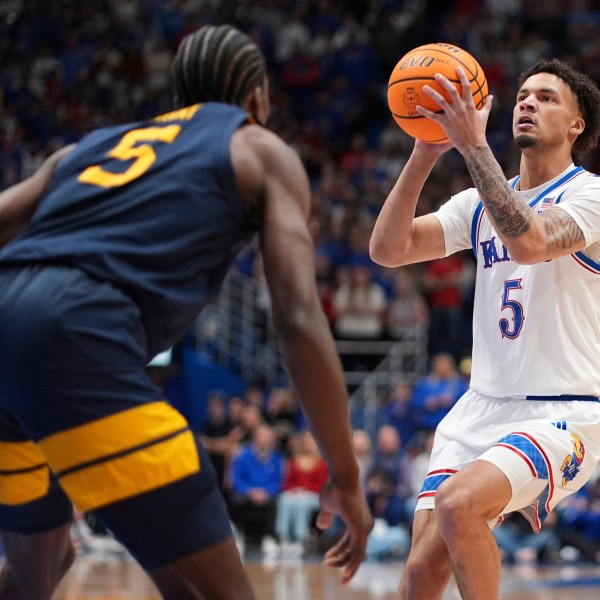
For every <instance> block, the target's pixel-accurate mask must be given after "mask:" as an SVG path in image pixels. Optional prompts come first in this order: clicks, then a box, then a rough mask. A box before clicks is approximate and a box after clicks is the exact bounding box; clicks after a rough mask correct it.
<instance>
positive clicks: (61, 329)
mask: <svg viewBox="0 0 600 600" xmlns="http://www.w3.org/2000/svg"><path fill="white" fill-rule="evenodd" d="M0 323H1V325H0V530H2V531H8V532H14V533H21V534H29V533H36V532H42V531H48V530H50V529H54V528H56V527H58V526H60V525H63V524H66V523H68V522H69V521H70V519H71V515H72V504H74V505H75V507H76V508H77V509H78V510H80V511H82V512H86V511H94V513H95V514H96V515H97V516H98V517H99V518H100V520H101V521H102V522H103V523H104V524H105V525H106V527H107V528H108V529H109V530H110V531H111V532H112V533H113V534H114V535H115V537H116V538H117V539H119V540H120V541H121V542H122V543H123V544H124V545H125V546H126V547H127V548H128V550H129V551H130V552H131V554H132V555H133V556H134V557H135V558H136V559H137V560H138V561H139V562H140V564H141V565H142V566H143V567H144V568H146V569H154V568H157V567H161V566H163V565H166V564H169V563H170V562H172V561H174V560H176V559H178V558H181V557H183V556H186V555H189V554H192V553H194V552H196V551H198V550H201V549H203V548H206V547H208V546H211V545H213V544H215V543H218V542H220V541H223V540H225V539H226V538H228V537H229V536H231V527H230V524H229V519H228V515H227V510H226V507H225V503H224V501H223V499H222V496H221V493H220V490H219V489H218V487H217V483H216V477H215V474H214V470H213V468H212V466H211V464H210V461H209V459H208V457H207V456H206V454H205V452H204V450H203V449H202V447H201V446H200V445H199V444H198V442H197V440H196V438H195V436H194V435H193V433H192V432H191V431H190V428H189V426H188V423H187V421H186V420H185V419H184V417H183V416H182V415H181V414H180V413H179V412H178V411H176V410H175V409H174V408H172V407H171V406H170V405H169V404H167V403H166V402H165V401H164V400H163V399H162V394H161V392H160V390H158V388H156V386H155V385H154V384H153V383H152V381H151V380H150V379H149V377H148V375H147V372H146V369H145V364H146V358H147V357H146V351H145V348H146V344H145V334H144V328H143V325H142V321H141V316H140V311H139V309H138V307H137V305H136V304H135V303H134V302H133V301H132V300H131V299H130V298H129V296H127V295H126V294H124V293H123V292H122V291H120V290H119V289H117V288H116V287H114V286H112V285H110V284H107V283H103V282H100V281H97V280H95V279H93V278H91V277H89V276H88V275H86V274H85V273H83V272H82V271H80V270H78V269H75V268H71V267H64V266H40V265H36V266H27V267H23V268H20V267H19V268H16V267H11V268H7V267H3V268H2V269H0Z"/></svg>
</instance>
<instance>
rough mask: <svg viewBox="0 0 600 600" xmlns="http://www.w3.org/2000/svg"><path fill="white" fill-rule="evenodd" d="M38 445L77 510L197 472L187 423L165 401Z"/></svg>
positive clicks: (117, 415)
mask: <svg viewBox="0 0 600 600" xmlns="http://www.w3.org/2000/svg"><path fill="white" fill-rule="evenodd" d="M39 446H40V448H41V449H42V451H43V452H44V454H45V455H46V457H47V460H48V462H49V463H50V465H51V466H52V469H53V470H54V472H55V473H56V474H57V476H58V477H59V480H60V484H61V486H62V488H63V489H64V491H65V492H66V493H67V494H68V496H69V497H70V498H71V500H72V501H73V503H74V504H75V506H76V507H77V508H78V509H79V510H81V511H88V510H93V509H95V508H99V507H101V506H104V505H106V504H110V503H112V502H117V501H119V500H124V499H126V498H130V497H132V496H136V495H138V494H142V493H144V492H149V491H152V490H154V489H157V488H159V487H162V486H164V485H168V484H170V483H173V482H175V481H178V480H179V479H183V478H184V477H187V476H189V475H193V474H194V473H197V472H198V471H199V470H200V459H199V456H198V452H197V449H196V444H195V441H194V436H193V434H192V432H191V431H190V430H189V428H188V423H187V421H186V420H185V419H184V418H183V416H182V415H181V414H180V413H179V412H177V411H176V410H175V409H174V408H173V407H171V406H169V404H167V403H166V402H152V403H149V404H144V405H141V406H137V407H135V408H131V409H128V410H124V411H121V412H119V413H116V414H113V415H110V416H108V417H103V418H101V419H97V420H96V421H92V422H90V423H86V424H85V425H80V426H78V427H73V428H72V429H68V430H66V431H61V432H60V433H56V434H54V435H51V436H49V437H47V438H45V439H44V440H42V441H41V442H39Z"/></svg>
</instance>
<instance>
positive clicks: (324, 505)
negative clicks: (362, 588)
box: [317, 481, 373, 584]
mask: <svg viewBox="0 0 600 600" xmlns="http://www.w3.org/2000/svg"><path fill="white" fill-rule="evenodd" d="M335 515H339V516H340V517H341V518H342V520H343V521H344V523H345V525H346V530H345V531H344V533H343V535H342V537H341V538H340V539H339V540H338V542H337V543H336V544H335V545H334V546H333V547H332V548H330V549H329V550H328V551H327V552H326V554H325V558H324V560H323V563H324V564H325V565H326V566H329V567H338V568H341V569H342V584H346V583H348V582H349V581H350V580H351V579H352V577H353V576H354V574H355V573H356V571H357V570H358V567H359V566H360V563H361V562H362V560H363V559H364V557H365V553H366V549H367V538H368V537H369V533H370V532H371V529H372V528H373V518H372V516H371V513H370V511H369V507H368V506H367V502H366V499H365V495H364V492H363V490H362V488H361V486H360V485H359V484H358V482H357V484H356V485H355V486H353V487H351V488H339V487H337V486H335V485H334V484H333V483H332V482H331V481H328V482H327V483H326V484H325V487H324V488H323V491H322V492H321V508H320V511H319V515H318V516H317V527H318V528H319V529H327V528H328V527H330V526H331V524H332V523H333V519H334V517H335Z"/></svg>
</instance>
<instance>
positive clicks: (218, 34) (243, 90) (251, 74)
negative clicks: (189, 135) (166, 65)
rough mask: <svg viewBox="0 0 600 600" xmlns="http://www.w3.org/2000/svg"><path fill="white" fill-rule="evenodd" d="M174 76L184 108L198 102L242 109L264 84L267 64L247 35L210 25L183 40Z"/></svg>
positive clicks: (228, 28)
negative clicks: (251, 92)
mask: <svg viewBox="0 0 600 600" xmlns="http://www.w3.org/2000/svg"><path fill="white" fill-rule="evenodd" d="M171 73H172V76H173V84H174V86H175V93H176V95H177V102H178V104H179V105H180V106H188V105H190V104H196V103H197V102H225V103H227V104H234V105H237V106H241V105H242V104H243V102H244V100H245V99H246V97H247V95H248V93H249V92H250V91H251V90H252V89H253V88H254V87H256V86H259V85H262V83H263V81H264V78H265V75H266V65H265V59H264V57H263V55H262V53H261V51H260V49H259V48H258V46H257V45H256V44H255V43H254V42H253V41H252V40H251V39H250V38H249V37H248V36H247V35H246V34H244V33H242V32H241V31H239V30H238V29H236V28H235V27H232V26H231V25H219V26H212V25H206V26H204V27H200V28H199V29H198V30H197V31H195V32H194V33H190V34H189V35H186V36H185V37H184V38H183V40H182V41H181V44H180V45H179V48H178V50H177V54H176V55H175V58H174V59H173V65H172V67H171Z"/></svg>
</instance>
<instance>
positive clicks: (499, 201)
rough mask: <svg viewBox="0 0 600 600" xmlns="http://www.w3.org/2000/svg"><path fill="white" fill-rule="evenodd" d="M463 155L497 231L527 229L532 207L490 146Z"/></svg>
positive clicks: (508, 234)
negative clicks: (509, 180) (511, 182)
mask: <svg viewBox="0 0 600 600" xmlns="http://www.w3.org/2000/svg"><path fill="white" fill-rule="evenodd" d="M464 158H465V162H466V163H467V167H468V169H469V173H471V177H472V178H473V183H474V184H475V187H476V188H477V190H478V191H479V193H480V195H481V199H482V201H483V204H484V205H485V208H486V210H487V211H488V213H489V215H490V216H491V218H492V219H493V221H494V223H495V224H496V226H497V228H498V233H501V234H503V235H505V236H506V237H509V238H515V237H519V236H520V235H522V234H523V233H525V232H526V231H528V230H529V228H530V227H531V219H532V212H531V208H530V207H529V205H528V204H527V202H525V201H524V200H522V199H521V198H519V197H518V196H517V195H516V194H515V193H514V192H513V190H512V189H511V188H510V186H509V185H508V183H507V182H506V177H505V176H504V173H503V172H502V169H501V168H500V165H499V164H498V162H497V161H496V159H495V158H494V155H493V154H492V151H491V150H490V148H488V147H485V146H483V147H478V148H473V149H471V150H468V151H467V152H466V153H465V155H464ZM561 212H562V211H561Z"/></svg>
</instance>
